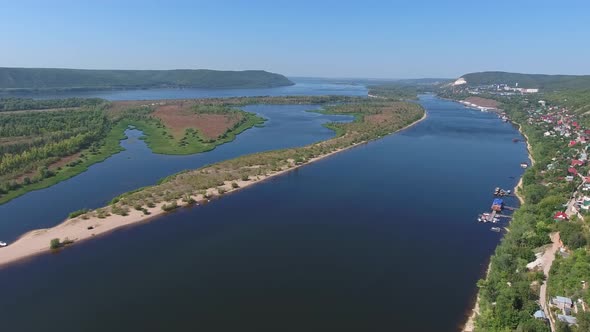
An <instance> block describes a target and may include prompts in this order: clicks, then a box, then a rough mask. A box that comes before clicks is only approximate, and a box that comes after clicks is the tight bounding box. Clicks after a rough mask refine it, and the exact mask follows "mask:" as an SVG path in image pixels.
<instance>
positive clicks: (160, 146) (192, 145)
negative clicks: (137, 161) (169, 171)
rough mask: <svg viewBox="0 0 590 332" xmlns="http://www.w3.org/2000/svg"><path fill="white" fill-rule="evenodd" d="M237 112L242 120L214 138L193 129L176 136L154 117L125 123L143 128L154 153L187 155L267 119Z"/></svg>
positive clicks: (212, 147) (230, 137)
mask: <svg viewBox="0 0 590 332" xmlns="http://www.w3.org/2000/svg"><path fill="white" fill-rule="evenodd" d="M233 111H236V110H233ZM237 112H241V113H243V119H242V121H240V122H239V123H238V124H237V125H236V126H234V127H232V128H229V129H228V130H227V131H226V132H225V133H224V134H222V135H221V136H220V137H218V138H217V139H214V140H212V139H209V138H206V137H203V136H202V135H200V134H199V132H198V131H196V130H191V129H188V130H186V131H185V134H184V135H183V136H182V137H181V138H176V137H174V135H173V134H172V133H171V132H170V130H169V129H168V128H166V127H165V125H164V124H162V122H161V121H159V120H158V119H155V118H153V117H146V118H144V119H138V120H131V119H125V120H123V123H126V124H128V125H132V126H135V127H136V128H137V129H139V130H141V131H142V132H143V134H144V137H143V140H144V141H145V142H146V144H147V145H148V146H149V147H150V149H151V150H152V151H153V152H154V153H160V154H174V155H186V154H195V153H201V152H207V151H210V150H213V149H215V147H216V146H218V145H221V144H225V143H228V142H231V141H233V140H234V139H235V138H236V135H239V134H240V133H242V132H243V131H244V130H247V129H249V128H252V127H253V126H257V125H262V124H264V121H265V120H264V119H263V118H261V117H259V116H257V115H256V114H253V113H247V112H242V111H237Z"/></svg>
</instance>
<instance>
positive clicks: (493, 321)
mask: <svg viewBox="0 0 590 332" xmlns="http://www.w3.org/2000/svg"><path fill="white" fill-rule="evenodd" d="M544 97H546V96H542V95H538V96H526V97H524V96H511V97H496V98H497V99H499V100H500V101H501V102H502V103H503V105H502V108H503V109H504V110H505V111H506V112H507V113H508V115H509V116H510V118H511V119H512V120H513V121H514V122H516V123H518V124H519V125H520V126H521V130H522V131H523V132H524V133H525V134H526V135H527V137H528V140H529V143H530V145H531V146H532V156H533V158H534V159H535V164H534V166H532V167H529V168H528V169H527V170H526V172H525V174H524V176H523V187H522V189H521V190H519V191H520V193H521V194H522V195H523V196H524V198H525V204H523V205H522V206H521V207H520V209H519V210H518V211H516V212H515V213H514V217H513V219H512V221H511V223H510V232H508V233H507V234H506V235H505V236H504V238H503V239H502V241H501V243H500V245H498V247H497V248H496V251H495V253H494V255H493V256H492V258H491V265H490V271H489V274H488V277H487V278H486V279H485V280H480V281H479V282H478V287H479V290H480V292H479V295H480V302H479V304H480V313H481V314H480V315H479V316H478V318H477V319H476V328H477V329H476V330H477V331H549V326H548V325H547V324H545V323H544V322H542V321H540V320H536V319H534V318H533V316H532V314H533V313H534V312H535V311H536V310H538V309H539V304H538V300H539V290H540V285H541V284H542V283H543V281H544V278H545V277H544V275H543V273H542V272H539V271H530V270H528V269H527V268H526V264H527V263H529V262H532V261H534V260H535V255H534V254H535V253H536V252H539V251H542V247H543V246H544V245H547V244H548V243H550V238H549V234H550V233H553V232H560V235H561V239H562V241H563V243H564V245H566V246H567V247H568V249H570V250H573V254H571V255H570V257H567V258H566V257H561V255H560V254H558V255H557V258H556V261H555V262H554V264H553V266H552V268H551V271H550V275H549V283H548V289H547V294H548V296H549V297H552V296H556V295H559V296H566V297H571V298H573V299H574V300H575V299H578V298H580V299H584V300H585V301H586V303H588V301H589V300H590V294H589V293H588V290H587V289H586V288H584V287H583V284H581V281H582V280H590V258H589V256H588V250H589V249H590V248H589V247H588V243H589V242H588V239H589V238H590V231H589V227H588V223H587V222H586V221H584V220H581V219H579V218H577V217H576V216H573V217H572V218H571V220H569V221H558V222H556V221H554V220H553V215H554V214H555V213H556V212H557V211H563V210H564V203H566V202H568V200H569V199H570V198H571V197H572V193H574V192H575V191H576V188H577V187H578V185H579V184H580V183H581V180H580V179H578V178H577V177H576V178H575V179H574V181H571V182H568V181H565V180H564V177H565V175H567V169H568V167H569V165H570V162H571V160H572V159H575V158H577V156H578V155H579V153H580V151H579V150H577V148H576V147H568V142H569V139H568V138H566V137H563V136H559V135H556V136H551V137H546V136H545V135H544V133H545V132H547V130H549V128H552V127H553V124H547V123H545V122H543V121H542V120H540V119H539V118H540V115H541V114H544V112H545V111H546V109H545V110H543V109H541V108H540V107H539V106H538V105H539V104H538V99H540V98H544ZM556 106H563V104H556ZM556 109H558V108H556ZM578 171H579V172H580V174H587V172H588V171H589V167H588V166H587V165H585V166H581V167H579V168H578ZM577 317H578V319H579V321H580V324H579V326H577V327H576V326H571V327H567V326H565V325H564V324H558V328H557V331H588V329H587V327H588V326H589V325H588V321H589V320H590V317H589V314H578V315H577ZM584 324H585V325H584Z"/></svg>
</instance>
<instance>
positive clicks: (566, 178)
mask: <svg viewBox="0 0 590 332" xmlns="http://www.w3.org/2000/svg"><path fill="white" fill-rule="evenodd" d="M565 180H566V181H567V182H572V181H574V177H573V176H571V175H568V176H566V177H565Z"/></svg>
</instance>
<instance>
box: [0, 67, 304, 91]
mask: <svg viewBox="0 0 590 332" xmlns="http://www.w3.org/2000/svg"><path fill="white" fill-rule="evenodd" d="M286 85H293V82H291V81H290V80H289V79H287V78H286V77H285V76H283V75H280V74H274V73H269V72H266V71H263V70H245V71H216V70H206V69H198V70H188V69H179V70H88V69H56V68H0V90H2V89H4V90H43V89H52V90H56V89H57V90H70V89H111V88H156V87H192V88H268V87H277V86H286Z"/></svg>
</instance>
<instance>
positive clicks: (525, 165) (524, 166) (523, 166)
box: [520, 162, 529, 168]
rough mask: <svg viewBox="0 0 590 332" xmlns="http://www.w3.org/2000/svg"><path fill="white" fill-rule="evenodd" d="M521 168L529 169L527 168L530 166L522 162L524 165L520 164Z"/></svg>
mask: <svg viewBox="0 0 590 332" xmlns="http://www.w3.org/2000/svg"><path fill="white" fill-rule="evenodd" d="M520 167H522V168H527V167H529V164H528V163H526V162H522V163H520Z"/></svg>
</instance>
